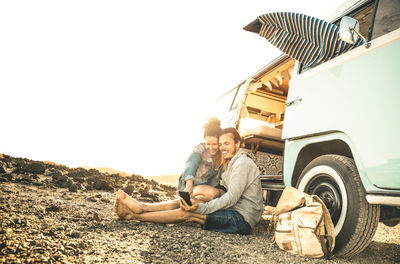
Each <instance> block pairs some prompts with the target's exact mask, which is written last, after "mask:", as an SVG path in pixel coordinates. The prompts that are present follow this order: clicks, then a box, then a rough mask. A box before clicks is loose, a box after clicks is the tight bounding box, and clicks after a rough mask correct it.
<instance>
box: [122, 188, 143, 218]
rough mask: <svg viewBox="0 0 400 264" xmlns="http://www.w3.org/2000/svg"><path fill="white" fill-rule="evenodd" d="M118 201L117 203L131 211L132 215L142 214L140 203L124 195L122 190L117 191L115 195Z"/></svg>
mask: <svg viewBox="0 0 400 264" xmlns="http://www.w3.org/2000/svg"><path fill="white" fill-rule="evenodd" d="M116 196H117V197H118V198H119V199H118V200H119V203H120V204H122V205H124V206H125V207H127V208H128V209H129V210H131V212H132V213H134V214H141V213H143V211H144V210H143V208H142V206H141V204H140V202H138V201H136V200H135V199H133V198H132V197H130V196H129V195H128V194H126V193H125V192H124V191H123V190H118V191H117V195H116Z"/></svg>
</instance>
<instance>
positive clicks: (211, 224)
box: [203, 210, 251, 235]
mask: <svg viewBox="0 0 400 264" xmlns="http://www.w3.org/2000/svg"><path fill="white" fill-rule="evenodd" d="M203 229H205V230H211V231H216V232H223V233H231V234H239V235H248V234H250V229H251V227H250V225H249V224H248V223H247V222H246V221H245V220H244V218H243V216H242V215H241V214H239V213H238V212H236V211H233V210H220V211H216V212H214V213H212V214H208V215H207V217H206V221H205V223H204V225H203Z"/></svg>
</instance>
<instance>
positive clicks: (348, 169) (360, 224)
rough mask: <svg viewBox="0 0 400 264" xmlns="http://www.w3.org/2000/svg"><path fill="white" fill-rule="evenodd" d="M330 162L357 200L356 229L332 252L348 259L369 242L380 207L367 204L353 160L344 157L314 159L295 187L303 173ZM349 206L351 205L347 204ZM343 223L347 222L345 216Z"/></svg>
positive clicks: (331, 156) (330, 156) (332, 156)
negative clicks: (344, 242) (345, 179)
mask: <svg viewBox="0 0 400 264" xmlns="http://www.w3.org/2000/svg"><path fill="white" fill-rule="evenodd" d="M331 162H334V163H336V164H337V165H338V166H340V167H341V168H342V170H343V171H344V174H345V175H346V177H347V181H348V183H347V184H346V181H343V183H344V184H345V187H346V189H348V188H350V191H351V192H352V193H353V194H354V195H355V199H354V200H358V204H359V208H358V217H357V219H356V228H355V230H354V232H353V233H352V234H351V236H350V238H349V239H348V241H347V242H346V244H345V245H344V246H343V245H340V246H339V245H337V246H339V247H340V248H339V249H338V250H335V251H334V255H335V256H340V257H350V256H353V255H355V254H358V253H360V252H361V251H363V250H364V249H365V248H366V247H367V246H368V245H369V243H370V242H371V240H372V238H373V236H374V235H375V232H376V229H377V227H378V223H379V215H380V206H379V205H372V204H369V203H368V202H367V200H366V198H365V195H366V193H365V189H364V187H363V185H362V183H361V179H360V177H359V174H358V170H357V167H356V165H355V163H354V160H353V159H351V158H348V157H345V156H341V155H324V156H320V157H318V158H316V159H314V160H313V161H312V162H310V164H308V165H307V166H306V168H305V169H304V170H303V172H302V174H301V176H300V178H299V181H298V183H297V185H298V184H299V183H300V181H301V179H302V177H303V175H305V173H306V172H307V171H309V170H310V169H311V168H313V167H315V166H317V165H322V164H324V165H328V166H329V163H331ZM333 169H334V168H333ZM335 170H336V169H335ZM348 192H349V191H348ZM349 206H351V205H350V204H349ZM348 210H349V207H348ZM345 221H347V216H346V220H345ZM345 225H346V223H345ZM344 227H345V226H343V228H344ZM341 246H343V247H341ZM335 248H336V246H335Z"/></svg>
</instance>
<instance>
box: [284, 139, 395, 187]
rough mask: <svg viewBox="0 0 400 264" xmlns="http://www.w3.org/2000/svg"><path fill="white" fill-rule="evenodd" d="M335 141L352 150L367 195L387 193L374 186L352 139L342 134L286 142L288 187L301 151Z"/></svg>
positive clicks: (285, 159) (285, 166) (285, 162)
mask: <svg viewBox="0 0 400 264" xmlns="http://www.w3.org/2000/svg"><path fill="white" fill-rule="evenodd" d="M333 140H341V141H343V142H345V143H346V144H347V145H348V146H349V148H350V149H351V150H352V155H353V159H354V161H355V163H356V166H357V169H358V172H359V174H360V178H361V181H362V183H363V186H364V188H365V190H366V192H367V193H387V192H388V190H385V189H381V188H379V187H377V186H375V185H374V183H373V182H372V181H371V180H370V179H369V178H368V170H367V169H366V168H365V166H364V164H363V163H362V161H361V158H360V156H359V152H358V151H357V148H356V146H355V145H354V142H353V141H352V139H351V138H350V137H349V136H347V135H346V134H344V133H342V132H333V133H328V134H323V135H316V136H308V137H304V138H299V139H296V140H286V142H285V155H284V156H283V157H284V162H283V179H284V183H285V185H286V186H290V185H291V184H290V183H291V181H292V177H293V173H294V167H295V165H296V162H297V160H298V158H299V153H300V151H301V150H302V149H303V148H305V147H306V146H309V145H311V144H316V143H322V142H329V141H333ZM390 193H391V194H400V190H390Z"/></svg>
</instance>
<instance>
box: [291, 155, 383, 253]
mask: <svg viewBox="0 0 400 264" xmlns="http://www.w3.org/2000/svg"><path fill="white" fill-rule="evenodd" d="M296 187H297V188H298V189H299V190H301V191H303V192H305V193H308V194H316V195H318V196H319V197H320V198H321V199H322V200H323V201H324V203H325V205H326V207H327V208H328V210H329V212H330V214H331V218H332V222H333V224H334V225H335V235H336V242H335V250H334V253H335V255H336V256H342V257H349V256H352V255H355V254H357V253H360V252H361V251H362V250H364V249H365V248H366V247H367V246H368V244H369V243H370V242H371V240H372V237H373V236H374V234H375V231H376V228H377V226H378V222H379V215H380V206H379V205H372V204H369V203H368V202H367V200H366V199H365V190H364V187H363V186H362V184H361V180H360V177H359V175H358V170H357V167H356V165H355V163H354V160H353V159H350V158H347V157H344V156H340V155H324V156H320V157H318V158H316V159H314V160H313V161H311V162H310V163H309V164H308V165H307V166H306V168H304V170H303V172H302V173H301V175H300V178H299V180H298V182H297V186H296Z"/></svg>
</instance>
